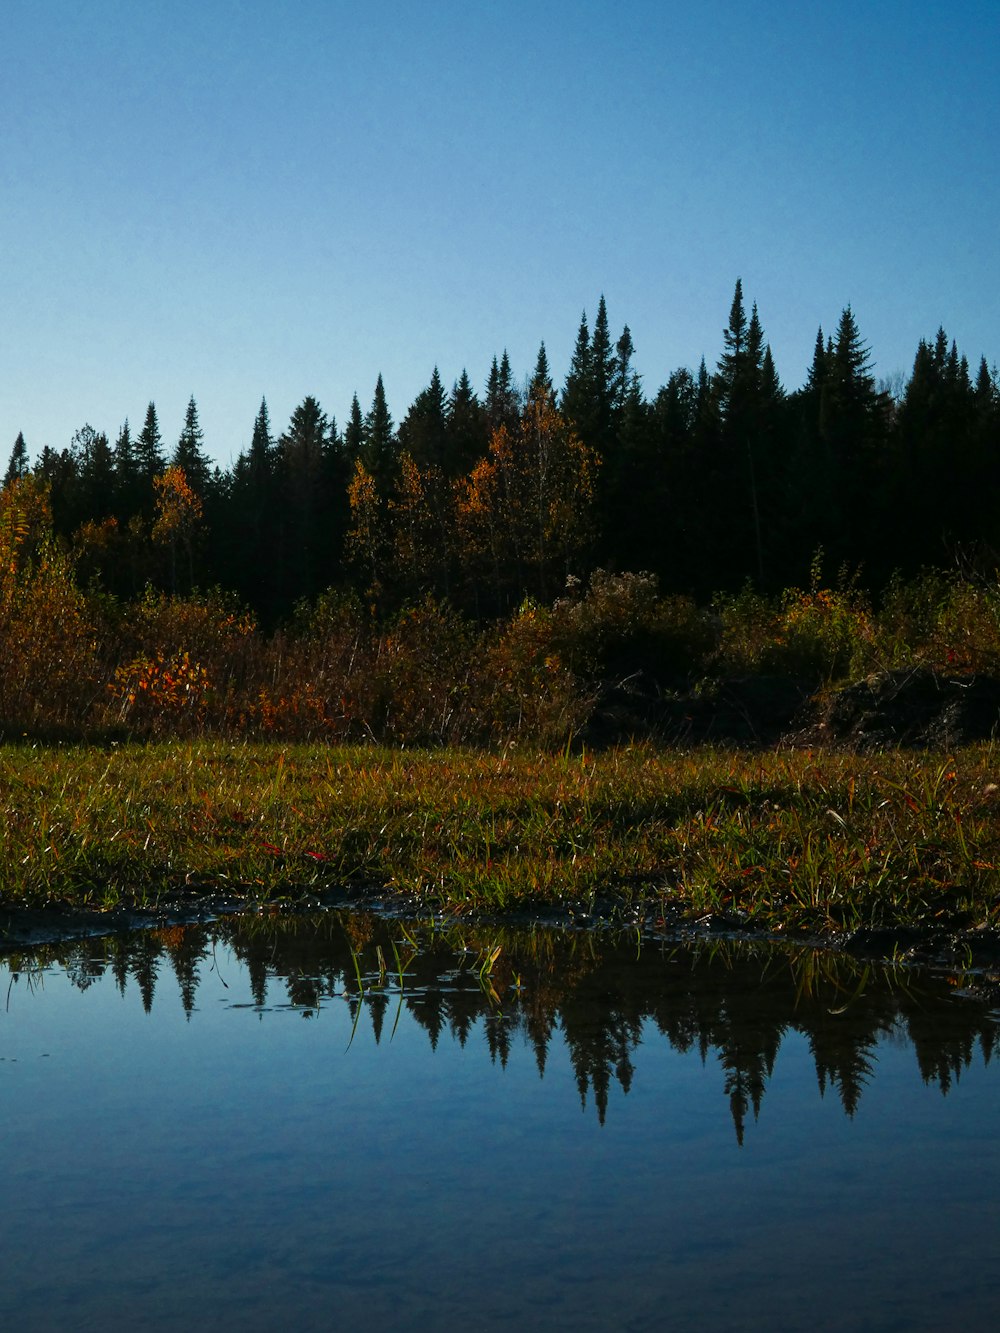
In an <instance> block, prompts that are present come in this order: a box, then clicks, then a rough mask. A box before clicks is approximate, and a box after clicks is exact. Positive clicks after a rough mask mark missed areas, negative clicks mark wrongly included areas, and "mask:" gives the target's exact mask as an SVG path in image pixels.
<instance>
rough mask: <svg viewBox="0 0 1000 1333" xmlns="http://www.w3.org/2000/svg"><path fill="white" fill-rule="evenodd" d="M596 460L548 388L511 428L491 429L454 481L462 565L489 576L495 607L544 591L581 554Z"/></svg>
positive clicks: (589, 532) (589, 529) (559, 581)
mask: <svg viewBox="0 0 1000 1333" xmlns="http://www.w3.org/2000/svg"><path fill="white" fill-rule="evenodd" d="M599 466H600V458H599V457H598V455H597V453H596V452H595V450H593V449H591V448H589V447H588V446H587V445H585V444H584V443H583V441H582V440H581V439H580V438H579V436H577V435H576V434H575V432H574V431H573V430H572V429H571V427H570V426H569V425H568V423H567V422H566V420H565V419H564V418H563V416H562V415H561V413H560V412H559V411H558V410H557V408H556V406H555V404H554V403H553V401H552V397H551V395H550V394H548V393H546V392H541V393H538V394H535V395H532V397H531V398H530V399H529V401H528V402H527V403H526V405H525V406H524V408H523V409H522V411H521V414H520V417H519V420H518V422H517V425H516V427H515V429H514V430H513V431H511V430H508V428H507V427H506V426H504V425H501V426H498V427H497V428H496V429H495V430H494V431H493V434H492V436H491V438H490V446H489V452H488V454H487V456H486V457H485V458H483V459H481V460H480V462H479V463H477V465H476V466H475V468H473V470H472V472H471V473H470V474H469V475H468V476H467V477H464V478H462V479H461V480H460V481H459V482H458V483H457V485H456V510H457V512H456V520H457V528H458V534H459V540H460V543H461V554H462V558H463V565H464V567H465V568H466V569H467V570H468V571H470V572H471V573H472V574H473V575H474V577H476V578H478V579H480V580H486V581H487V582H489V583H491V584H492V592H493V598H494V600H495V603H496V609H498V610H505V609H509V608H510V606H511V605H513V604H515V603H517V602H519V601H520V600H521V599H522V598H523V597H524V596H525V595H528V596H533V597H539V598H541V599H543V600H546V599H548V598H550V597H551V596H552V595H554V594H555V593H556V592H557V591H558V590H559V588H561V587H562V585H563V584H564V583H565V580H566V576H567V575H568V574H570V573H573V572H576V570H575V566H577V565H579V564H581V563H583V562H585V559H586V555H587V552H588V550H589V547H590V544H591V541H592V538H593V505H594V481H595V477H596V474H597V470H598V468H599Z"/></svg>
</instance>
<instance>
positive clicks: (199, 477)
mask: <svg viewBox="0 0 1000 1333" xmlns="http://www.w3.org/2000/svg"><path fill="white" fill-rule="evenodd" d="M203 438H204V437H203V435H202V429H201V426H200V425H199V423H198V406H197V404H196V403H195V400H194V395H193V394H192V395H191V398H190V400H189V402H188V405H187V411H186V412H185V414H184V428H183V430H182V431H181V433H180V437H179V439H178V441H177V446H176V448H175V449H174V453H173V457H172V458H171V460H170V461H171V463H172V464H173V466H174V467H179V468H182V469H183V471H184V476H185V477H186V478H187V482H188V485H189V486H190V487H191V488H192V490H193V491H194V492H195V494H196V495H198V496H200V497H202V498H204V497H205V496H207V495H208V493H209V491H210V489H211V479H212V468H211V464H210V463H209V461H208V458H207V456H206V454H205V451H204V449H203V447H202V442H203Z"/></svg>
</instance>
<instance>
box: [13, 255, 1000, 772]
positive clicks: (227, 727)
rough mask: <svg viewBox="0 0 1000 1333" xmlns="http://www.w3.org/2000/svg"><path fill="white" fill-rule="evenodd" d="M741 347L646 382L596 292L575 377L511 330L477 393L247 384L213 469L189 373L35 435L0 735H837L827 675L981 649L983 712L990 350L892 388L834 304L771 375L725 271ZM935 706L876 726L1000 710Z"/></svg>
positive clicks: (951, 357) (991, 525)
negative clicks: (139, 401)
mask: <svg viewBox="0 0 1000 1333" xmlns="http://www.w3.org/2000/svg"><path fill="white" fill-rule="evenodd" d="M724 346H725V350H724V352H723V355H722V356H721V358H720V360H719V363H718V366H717V367H716V369H715V371H714V372H712V373H710V372H709V371H708V369H707V368H706V366H705V365H704V362H702V364H701V366H700V367H699V370H698V372H697V374H693V373H691V372H690V371H688V370H686V369H680V370H677V371H675V372H674V373H673V374H671V375H670V377H669V379H668V381H667V383H666V385H664V386H663V387H662V388H660V389H659V390H658V391H657V393H656V394H655V395H654V396H652V397H647V396H646V395H645V394H644V392H643V388H642V385H641V382H640V380H639V377H638V375H637V374H636V373H635V371H634V370H633V369H632V361H633V357H634V347H633V344H632V338H631V334H630V332H629V330H628V328H627V327H626V328H625V329H624V330H623V332H622V334H621V336H620V337H619V338H618V340H617V341H614V339H613V337H612V335H611V333H610V329H609V323H608V316H607V310H606V307H605V303H604V300H603V298H602V299H601V301H600V303H599V307H598V313H597V318H596V320H595V322H594V326H593V329H592V330H591V329H590V328H589V326H588V323H587V319H586V316H584V318H583V319H582V321H581V324H580V328H579V331H578V335H577V340H576V345H575V349H574V352H573V358H572V363H571V366H570V370H569V373H568V376H567V378H566V381H565V383H564V385H563V386H562V388H561V390H559V391H558V392H556V390H555V388H554V386H553V383H552V379H551V376H550V373H549V367H548V361H547V356H546V353H545V348H544V344H543V345H542V347H541V348H540V350H539V354H538V358H537V362H536V365H535V367H534V370H533V372H532V374H531V375H530V376H528V377H527V378H526V379H525V381H524V382H523V383H522V384H521V385H520V386H518V385H517V384H516V383H515V379H514V375H513V372H512V369H511V366H510V363H509V360H508V358H507V356H506V353H505V354H504V355H503V356H502V357H501V358H500V359H499V361H498V360H497V359H496V358H494V361H493V366H492V368H491V372H490V376H489V381H488V384H487V386H486V391H485V395H484V397H483V399H482V401H480V399H479V397H478V396H477V394H476V392H475V391H474V390H473V388H472V385H471V383H470V381H469V377H468V375H467V374H466V373H464V372H463V373H462V375H461V377H460V378H459V379H458V380H457V381H456V383H455V384H454V386H453V388H452V390H451V392H450V393H448V392H446V390H445V388H444V385H443V383H442V381H441V378H440V376H439V374H438V372H437V370H436V369H435V371H434V373H433V376H432V378H431V382H430V384H429V386H428V387H427V389H425V390H424V391H422V392H421V393H420V394H419V395H418V397H417V399H416V400H415V402H414V403H413V404H412V406H411V407H410V408H409V410H408V411H407V412H406V414H405V416H404V418H403V420H402V421H401V422H400V423H399V426H398V428H397V427H396V426H394V424H393V422H392V420H391V417H390V415H389V411H388V407H387V402H386V396H385V391H384V388H383V385H382V380H381V377H379V380H378V382H377V385H376V389H375V394H374V398H373V401H372V405H371V408H370V410H369V411H368V412H367V413H362V411H361V407H360V405H359V402H358V398H357V395H355V397H354V400H353V402H352V404H351V407H350V411H349V413H348V416H347V421H346V425H345V426H344V428H343V430H341V429H340V428H339V427H338V426H337V423H336V421H335V420H332V419H330V418H328V417H327V415H326V413H325V412H324V411H323V410H322V409H321V407H320V405H319V403H318V402H317V400H316V399H315V398H312V397H307V398H306V399H305V400H304V401H303V403H302V404H301V405H300V406H299V407H298V408H296V410H295V412H294V413H293V415H292V418H291V421H290V422H289V425H288V427H287V429H286V430H285V431H284V433H283V434H281V435H280V436H278V437H277V438H275V437H274V435H273V434H272V430H271V426H270V421H269V417H268V412H267V406H266V403H262V404H261V407H260V410H259V412H258V414H257V417H256V419H255V422H254V428H253V434H252V440H251V443H250V446H249V448H248V449H247V450H246V451H245V452H243V453H242V454H241V455H240V456H239V458H238V459H237V460H236V462H235V464H234V465H233V467H232V469H231V470H229V471H227V472H223V471H221V470H220V469H219V468H218V467H213V466H211V464H210V462H209V459H208V456H207V454H206V452H205V448H204V441H203V437H202V432H201V428H200V425H199V422H198V411H197V405H196V403H195V401H194V399H193V398H192V399H191V401H190V403H189V404H188V408H187V414H186V419H185V425H184V429H183V431H182V433H181V436H180V438H179V439H178V441H177V444H176V446H175V448H174V449H173V451H172V452H171V453H169V454H168V452H167V451H166V450H165V448H164V444H163V440H162V438H161V434H160V429H159V424H158V418H157V412H156V408H155V405H154V404H152V403H151V404H150V405H149V409H148V412H147V415H146V420H145V422H144V425H143V428H142V430H141V431H140V432H139V433H138V434H137V435H135V436H134V437H133V435H132V433H131V430H130V427H129V424H128V423H127V422H126V423H125V424H124V425H123V426H122V427H121V429H120V431H119V433H118V436H117V439H116V441H115V443H114V444H113V445H112V444H111V443H110V441H109V438H108V436H107V435H106V434H104V433H102V432H100V431H97V430H95V429H94V428H92V427H91V426H85V427H83V428H82V429H81V430H80V431H78V432H77V433H76V435H75V436H74V438H73V441H72V443H71V445H70V446H69V448H66V449H63V450H59V451H57V450H55V449H53V448H51V447H46V448H44V449H43V450H42V452H41V454H40V456H39V457H38V458H37V459H36V460H35V462H34V463H33V464H32V462H31V460H30V457H29V452H28V447H27V444H26V443H25V441H24V438H23V436H21V435H19V436H18V438H17V440H16V442H15V445H14V448H13V451H12V453H11V456H10V460H9V464H8V466H7V470H6V474H5V479H4V482H3V489H2V492H0V731H2V734H3V735H5V736H7V737H8V738H12V737H20V736H24V735H28V736H32V737H41V738H58V737H61V736H63V737H72V736H77V737H82V736H91V737H100V736H105V737H106V736H109V735H110V736H115V735H117V736H119V737H122V738H124V737H132V738H149V737H160V736H168V735H184V734H194V733H199V734H201V733H206V732H207V733H212V734H217V735H230V736H239V737H254V738H261V739H266V738H276V739H281V740H310V739H324V740H335V741H346V740H358V741H360V740H371V739H374V740H378V741H382V742H387V743H390V744H407V745H413V744H421V745H425V744H432V745H435V744H437V745H440V744H496V743H501V744H502V743H506V742H508V741H510V740H512V739H513V740H521V739H524V740H526V741H531V742H532V743H538V744H541V745H543V746H561V745H563V744H565V743H567V742H568V741H570V740H571V738H576V739H577V740H578V741H581V742H584V743H589V744H591V745H598V744H602V743H609V742H612V743H613V742H618V741H622V740H628V739H631V738H633V737H640V736H642V737H653V738H655V739H663V740H668V741H675V742H676V741H684V740H691V741H697V740H702V739H708V740H721V741H726V740H730V741H735V742H738V743H749V744H754V743H758V744H759V743H773V742H774V741H775V740H778V739H781V738H783V737H787V736H789V735H791V734H792V733H793V732H795V730H796V729H798V730H799V731H800V733H801V734H803V735H807V734H808V729H809V727H810V726H812V727H814V728H815V727H819V728H820V730H819V731H816V732H815V735H814V739H816V740H817V741H819V740H822V739H824V738H826V739H829V737H830V736H834V737H836V736H837V735H838V734H843V735H845V736H848V737H850V736H851V735H852V734H856V733H858V728H857V727H852V725H851V723H850V720H849V719H848V720H847V721H845V720H844V718H843V716H842V714H843V709H841V714H840V715H838V714H837V710H836V708H834V709H833V712H832V713H831V711H830V709H829V708H827V710H826V713H824V711H823V707H822V699H821V696H822V692H823V690H824V689H826V690H829V687H830V686H831V685H833V684H838V683H839V684H843V683H844V682H861V681H863V680H865V679H866V678H870V677H872V675H873V673H881V675H882V676H883V677H884V678H886V679H887V680H888V682H889V684H888V685H887V686H884V687H883V695H884V694H885V692H886V690H888V692H889V693H890V694H892V693H893V691H896V692H897V693H898V689H897V687H900V688H901V687H902V685H903V684H904V683H907V682H909V681H910V680H911V679H917V678H918V688H917V693H918V694H919V693H920V690H923V692H924V694H925V695H926V694H927V693H928V691H930V692H931V693H933V692H934V691H936V690H938V689H939V688H940V678H941V677H942V674H943V675H946V676H948V677H950V678H952V679H954V678H956V677H957V678H959V679H960V680H961V681H962V683H963V684H966V685H967V684H970V683H971V678H973V677H974V678H975V680H976V689H977V690H978V691H979V694H978V696H977V698H978V704H977V708H978V712H979V714H980V715H981V716H982V717H988V716H989V715H990V710H991V708H992V707H993V705H994V704H995V703H996V700H995V699H993V697H992V695H991V693H990V688H989V687H988V686H984V685H982V683H981V682H982V680H984V679H989V678H991V677H992V676H994V675H998V674H1000V670H998V663H997V652H998V645H1000V616H998V600H1000V594H998V587H1000V585H998V580H997V566H998V559H1000V557H998V555H997V552H998V551H1000V531H998V524H1000V391H998V382H997V374H996V370H995V368H994V369H993V370H990V368H989V367H988V366H987V363H986V360H985V358H983V359H982V360H981V361H980V364H979V368H978V372H977V373H976V375H975V376H973V375H971V374H970V371H969V365H968V362H967V360H966V358H965V357H964V356H962V355H960V353H959V351H958V349H957V347H956V346H955V344H954V343H953V342H949V340H948V338H947V335H946V334H945V333H944V331H943V329H942V330H939V331H938V333H937V334H936V336H934V337H932V338H930V339H929V340H927V341H921V343H920V344H919V346H918V348H917V352H916V355H915V358H914V364H913V370H912V374H911V376H910V378H909V380H908V381H907V382H906V383H905V384H903V383H896V384H887V383H882V384H876V381H875V379H874V376H873V373H872V368H871V354H870V352H869V351H868V349H867V347H866V346H865V344H864V342H863V339H862V337H861V334H860V331H859V329H858V325H857V321H856V319H855V317H854V314H853V312H852V310H851V308H850V307H847V308H846V309H845V310H844V311H843V312H842V314H841V317H840V320H839V322H838V324H837V328H836V332H835V333H834V334H833V335H831V336H824V334H823V331H822V329H821V330H820V331H819V332H818V334H817V338H816V344H815V349H814V354H813V360H812V364H811V365H810V367H809V369H808V374H807V378H806V382H805V384H804V385H803V386H802V387H801V388H800V389H798V390H796V391H794V392H786V391H785V389H784V388H783V387H782V385H781V383H780V380H779V378H778V375H777V372H776V369H775V366H774V362H773V358H772V356H771V352H770V348H769V346H768V345H767V343H766V340H765V336H764V331H763V327H762V324H761V321H760V318H759V316H758V313H757V307H756V305H754V306H753V307H752V309H751V311H750V313H749V315H748V314H747V311H746V307H745V304H744V298H743V291H742V284H741V283H740V282H739V281H738V282H737V284H736V289H735V293H734V297H733V302H732V307H731V310H730V313H729V321H728V325H727V327H726V329H725V331H724ZM928 673H930V675H929V676H928ZM762 678H764V679H766V680H768V681H769V682H770V684H768V685H767V686H766V687H763V686H760V685H759V684H758V685H757V686H752V685H748V684H747V682H748V681H750V680H757V681H758V682H759V681H760V680H761V679H762ZM734 682H735V684H734ZM920 682H922V683H920ZM907 688H908V689H911V693H912V687H910V686H909V685H908V684H907ZM984 691H985V692H984ZM953 693H954V691H953ZM810 701H811V705H810ZM817 701H819V705H820V706H819V707H818V709H817V706H816V705H817ZM884 702H885V700H884V698H882V699H879V698H875V699H871V700H866V699H857V700H855V703H854V704H853V705H851V707H853V708H854V711H855V712H856V713H857V712H859V711H860V712H861V713H867V714H870V713H872V711H873V710H874V711H875V712H878V710H879V707H880V706H881V704H882V703H884ZM966 702H967V700H966ZM848 711H850V708H849V709H848ZM920 711H921V705H919V703H918V704H917V705H916V713H917V714H920ZM932 711H933V710H932ZM973 711H975V710H973ZM910 712H913V709H910ZM924 712H925V713H927V708H924ZM968 712H969V710H968V708H966V713H968ZM837 716H841V720H840V723H839V724H838V723H837V721H836V717H837ZM740 718H742V719H744V723H745V725H743V726H742V728H741V725H740V721H739V719H740ZM925 722H926V725H924V723H922V722H921V718H920V717H916V718H915V719H914V718H910V719H909V720H907V719H904V720H903V721H900V720H899V719H896V720H890V721H889V722H888V723H887V725H886V726H884V727H882V728H881V729H879V728H876V729H875V730H876V736H875V739H876V740H877V741H878V740H890V741H898V740H904V741H912V742H916V743H929V742H934V741H938V742H940V743H942V744H945V745H950V744H955V743H958V742H960V741H961V740H962V739H967V738H968V739H973V738H976V737H978V736H981V735H983V734H984V731H983V727H982V725H981V722H980V723H979V724H977V725H975V726H974V725H971V724H970V725H969V727H968V728H967V729H966V731H967V732H968V735H966V731H963V729H962V727H961V726H960V727H958V728H957V730H956V728H955V727H952V728H951V729H950V730H949V726H948V725H947V724H944V725H942V726H939V727H938V732H937V734H935V731H934V724H933V721H932V720H927V719H925ZM824 726H825V727H826V728H827V734H826V736H824V733H823V731H822V728H823V727H824ZM803 729H804V730H803ZM862 730H863V728H862ZM986 734H988V732H987V733H986Z"/></svg>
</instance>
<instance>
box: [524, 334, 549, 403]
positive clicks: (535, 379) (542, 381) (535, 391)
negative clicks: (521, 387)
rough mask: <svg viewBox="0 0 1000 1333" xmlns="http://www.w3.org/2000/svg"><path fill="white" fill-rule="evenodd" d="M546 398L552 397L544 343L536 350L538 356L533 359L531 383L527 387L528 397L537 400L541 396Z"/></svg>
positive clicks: (547, 358)
mask: <svg viewBox="0 0 1000 1333" xmlns="http://www.w3.org/2000/svg"><path fill="white" fill-rule="evenodd" d="M543 394H544V395H545V396H546V397H547V398H552V397H553V391H552V376H551V374H550V373H549V357H548V353H547V352H546V350H545V343H544V342H543V343H541V344H540V345H539V348H538V356H537V357H536V358H535V369H534V370H533V371H532V374H531V383H530V384H529V386H528V397H529V398H531V399H538V398H540V397H541V396H542V395H543Z"/></svg>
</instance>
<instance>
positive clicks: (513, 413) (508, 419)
mask: <svg viewBox="0 0 1000 1333" xmlns="http://www.w3.org/2000/svg"><path fill="white" fill-rule="evenodd" d="M485 406H486V418H487V423H488V425H489V429H490V431H494V430H496V429H497V427H499V426H506V428H507V429H508V430H513V429H514V428H515V427H516V425H517V421H518V417H519V415H520V406H521V405H520V403H519V402H518V397H517V390H516V389H515V388H514V376H513V374H512V373H511V368H510V358H509V357H508V355H507V349H506V348H504V352H503V356H502V357H501V358H500V364H499V366H498V365H497V359H496V357H494V358H493V364H492V366H491V367H490V378H489V382H488V383H487V386H486V404H485Z"/></svg>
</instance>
